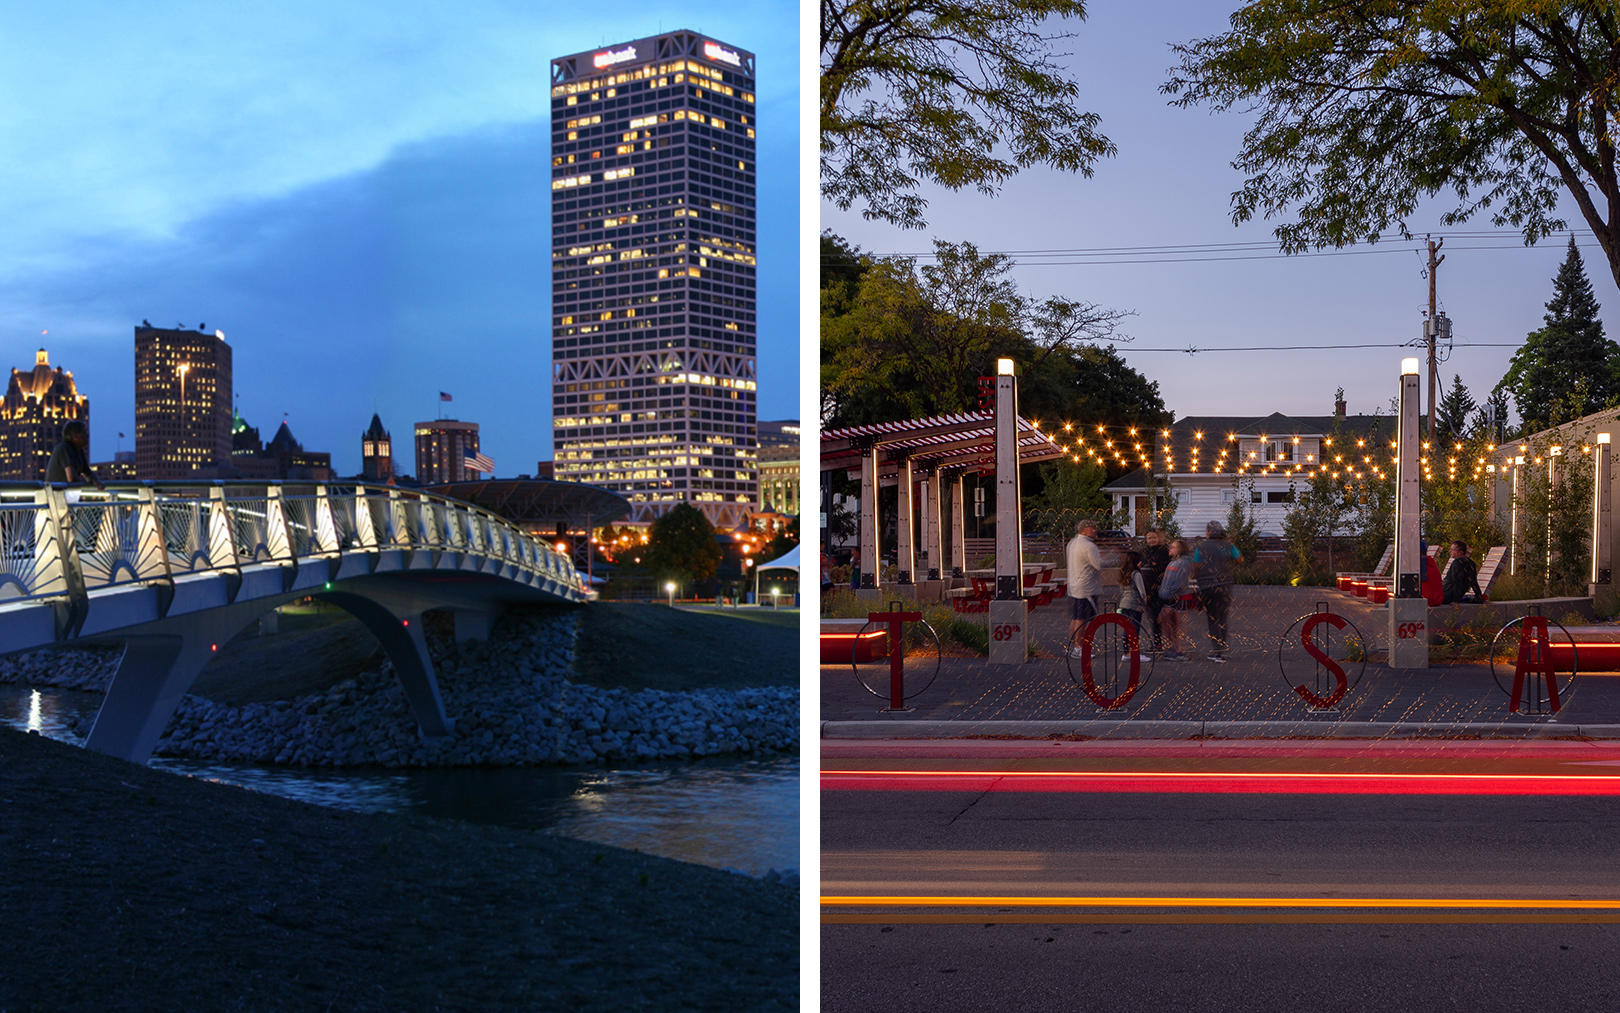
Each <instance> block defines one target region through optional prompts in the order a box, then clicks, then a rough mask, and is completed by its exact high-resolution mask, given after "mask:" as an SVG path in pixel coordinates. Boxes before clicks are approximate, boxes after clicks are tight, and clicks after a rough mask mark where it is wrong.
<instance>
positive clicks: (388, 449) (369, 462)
mask: <svg viewBox="0 0 1620 1013" xmlns="http://www.w3.org/2000/svg"><path fill="white" fill-rule="evenodd" d="M360 461H361V472H360V476H361V478H362V479H364V480H365V481H367V482H392V481H393V480H394V441H393V440H392V439H391V438H390V437H389V435H388V430H386V429H384V428H383V424H382V418H381V417H379V416H378V415H377V414H376V413H375V412H373V413H372V415H371V425H370V426H367V427H366V431H365V432H363V433H361V434H360Z"/></svg>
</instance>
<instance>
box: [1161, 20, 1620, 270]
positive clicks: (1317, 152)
mask: <svg viewBox="0 0 1620 1013" xmlns="http://www.w3.org/2000/svg"><path fill="white" fill-rule="evenodd" d="M1174 48H1175V52H1176V53H1177V55H1178V56H1179V57H1180V61H1181V62H1180V66H1179V67H1178V68H1177V69H1176V70H1174V71H1172V74H1173V76H1172V77H1171V79H1170V80H1169V81H1168V82H1167V83H1166V84H1164V85H1163V86H1162V89H1161V90H1162V91H1163V92H1164V93H1166V94H1168V95H1171V96H1174V98H1173V99H1172V104H1174V105H1178V106H1183V107H1187V106H1193V105H1207V106H1209V107H1210V108H1212V109H1213V110H1215V111H1224V110H1227V109H1232V108H1240V109H1243V110H1245V111H1248V110H1251V109H1252V110H1255V111H1257V112H1258V114H1259V115H1258V119H1257V120H1256V122H1255V124H1254V126H1253V127H1252V128H1251V129H1250V130H1249V132H1248V133H1247V134H1246V135H1245V136H1244V138H1243V144H1242V148H1241V150H1240V151H1239V153H1238V156H1237V159H1236V161H1234V162H1233V167H1234V168H1236V169H1238V170H1239V171H1240V172H1242V173H1244V174H1245V175H1246V176H1247V179H1246V180H1245V181H1244V184H1243V188H1242V189H1241V190H1239V191H1238V192H1237V193H1235V194H1233V196H1232V219H1233V221H1234V222H1243V221H1247V220H1249V219H1251V218H1253V217H1254V216H1255V215H1256V214H1257V213H1258V214H1263V215H1264V216H1265V217H1266V218H1268V219H1269V218H1272V217H1274V216H1277V215H1281V214H1283V213H1285V212H1287V211H1288V210H1290V209H1297V215H1296V216H1295V220H1294V221H1292V222H1287V223H1285V224H1282V225H1280V226H1278V228H1277V229H1276V236H1277V239H1278V241H1279V242H1280V244H1281V246H1282V248H1283V250H1285V251H1287V252H1299V251H1302V250H1307V249H1319V248H1321V247H1325V246H1335V247H1338V246H1345V245H1347V244H1349V243H1353V242H1357V241H1361V240H1365V241H1367V242H1376V241H1377V240H1378V238H1379V237H1380V236H1381V235H1382V234H1384V233H1385V232H1387V231H1389V230H1390V229H1392V228H1393V229H1398V230H1399V232H1400V234H1401V235H1403V236H1404V235H1408V232H1407V229H1406V224H1405V220H1406V219H1407V218H1408V217H1409V216H1410V215H1412V214H1413V213H1414V212H1416V210H1417V208H1418V204H1419V201H1420V200H1422V199H1424V198H1428V197H1433V196H1435V195H1437V194H1439V193H1440V192H1441V191H1451V192H1453V193H1455V195H1456V199H1457V204H1456V206H1455V207H1454V208H1452V209H1451V210H1450V211H1447V212H1446V213H1445V214H1444V215H1443V216H1442V217H1441V222H1442V223H1443V224H1446V225H1455V224H1458V223H1461V222H1464V221H1467V220H1468V219H1470V218H1472V217H1473V216H1474V215H1475V214H1477V213H1479V212H1480V211H1484V210H1487V209H1489V210H1490V214H1491V222H1492V224H1494V225H1496V226H1498V227H1502V226H1506V225H1509V224H1511V225H1512V226H1514V227H1515V228H1519V229H1521V230H1522V231H1523V233H1524V238H1525V242H1526V243H1530V244H1533V243H1535V242H1536V241H1537V240H1539V239H1542V238H1544V237H1546V236H1548V235H1550V234H1552V233H1554V232H1557V231H1560V230H1562V229H1565V228H1567V223H1566V222H1564V221H1563V220H1561V219H1559V218H1557V217H1556V213H1557V205H1558V201H1559V199H1560V197H1562V196H1567V197H1569V198H1571V199H1572V200H1573V201H1574V203H1575V206H1576V207H1577V208H1578V210H1579V211H1580V214H1581V217H1582V218H1583V219H1584V221H1585V223H1586V226H1587V228H1589V229H1590V230H1591V232H1592V234H1593V235H1595V236H1596V237H1597V239H1598V243H1599V244H1600V245H1601V246H1602V248H1603V252H1604V254H1605V255H1606V256H1607V257H1608V258H1609V267H1610V271H1611V273H1612V274H1613V275H1614V277H1615V279H1616V282H1617V283H1620V222H1617V221H1616V220H1615V218H1614V209H1616V208H1620V180H1617V178H1616V162H1617V152H1616V150H1615V136H1616V132H1615V130H1614V122H1613V119H1612V117H1613V111H1612V109H1611V108H1610V107H1611V106H1612V105H1613V104H1614V101H1615V97H1616V90H1615V68H1616V67H1617V66H1620V17H1617V14H1616V10H1615V8H1614V6H1613V5H1612V4H1611V3H1607V2H1600V0H1572V2H1560V3H1554V2H1551V0H1434V2H1423V3H1418V2H1404V3H1396V2H1391V0H1338V2H1334V3H1321V2H1319V0H1254V2H1252V3H1249V4H1247V5H1246V6H1244V7H1243V8H1242V9H1241V10H1239V11H1238V12H1237V13H1236V14H1234V15H1232V30H1231V31H1229V32H1226V33H1223V34H1220V35H1214V36H1210V37H1209V38H1205V39H1199V40H1197V41H1194V42H1190V43H1186V44H1182V45H1178V46H1176V47H1174ZM1606 216H1607V217H1606Z"/></svg>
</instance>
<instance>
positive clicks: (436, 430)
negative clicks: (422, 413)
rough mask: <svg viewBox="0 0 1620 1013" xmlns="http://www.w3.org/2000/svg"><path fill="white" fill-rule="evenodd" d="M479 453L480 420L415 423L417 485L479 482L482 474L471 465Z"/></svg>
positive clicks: (442, 420) (445, 420)
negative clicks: (478, 421)
mask: <svg viewBox="0 0 1620 1013" xmlns="http://www.w3.org/2000/svg"><path fill="white" fill-rule="evenodd" d="M477 456H478V423H476V422H458V421H456V420H455V419H437V420H435V421H433V422H418V423H417V424H416V481H417V483H418V484H420V485H442V484H444V483H445V482H476V481H478V479H479V478H480V477H481V476H480V473H479V471H478V470H477V469H475V468H471V467H469V465H470V464H471V462H472V459H473V458H476V457H477ZM492 470H493V469H492Z"/></svg>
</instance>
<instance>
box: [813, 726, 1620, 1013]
mask: <svg viewBox="0 0 1620 1013" xmlns="http://www.w3.org/2000/svg"><path fill="white" fill-rule="evenodd" d="M919 751H920V752H922V753H923V755H916V756H910V757H907V756H897V755H893V750H892V749H891V755H887V756H868V757H862V756H861V755H859V753H860V747H859V746H858V745H854V744H851V745H849V746H846V747H843V748H841V749H839V748H834V749H829V750H828V753H829V754H830V755H826V756H824V758H823V761H822V768H823V775H822V785H823V791H822V849H823V854H822V897H823V907H822V920H823V926H822V933H821V946H822V959H821V981H822V985H821V996H822V1005H821V1008H822V1009H823V1010H825V1011H837V1010H863V1011H864V1010H873V1009H881V1010H895V1011H906V1010H918V1011H923V1010H926V1011H929V1013H939V1011H942V1010H957V1009H961V1010H968V1009H972V1010H1034V1009H1059V1010H1110V1011H1113V1010H1155V1011H1158V1010H1169V1009H1189V1010H1262V1011H1269V1010H1279V1011H1280V1010H1358V1011H1359V1010H1406V1009H1423V1010H1450V1009H1468V1010H1483V1009H1489V1010H1496V1009H1503V1010H1517V1009H1525V1010H1530V1009H1536V1010H1544V1009H1548V1008H1552V1007H1557V1006H1560V1005H1562V1006H1564V1007H1566V1008H1568V1009H1577V1010H1614V1009H1620V794H1617V792H1620V777H1617V776H1616V775H1620V751H1616V750H1614V749H1612V748H1607V747H1592V746H1590V745H1583V744H1548V745H1546V746H1544V747H1540V748H1539V751H1538V750H1537V749H1523V748H1520V749H1518V751H1517V752H1515V751H1514V750H1502V749H1490V748H1482V747H1480V746H1478V745H1475V746H1463V745H1459V746H1458V747H1457V751H1456V752H1452V753H1448V751H1447V749H1446V747H1444V746H1437V745H1436V744H1435V743H1432V742H1431V743H1427V744H1424V745H1423V746H1421V747H1416V748H1409V749H1406V750H1405V751H1404V752H1403V750H1402V748H1401V747H1388V746H1378V747H1370V748H1365V749H1357V748H1355V747H1345V746H1344V745H1343V744H1336V745H1333V746H1326V747H1322V748H1320V749H1316V750H1314V751H1313V750H1312V749H1308V748H1307V749H1300V748H1295V747H1289V748H1287V749H1286V750H1284V751H1279V750H1278V749H1277V748H1275V747H1273V748H1272V750H1271V751H1270V752H1267V751H1266V750H1265V749H1260V750H1258V751H1256V750H1248V751H1245V750H1244V749H1242V748H1237V749H1228V750H1225V751H1223V752H1222V753H1221V754H1220V755H1210V754H1208V753H1204V754H1200V753H1198V751H1197V750H1194V749H1182V750H1180V751H1179V752H1180V753H1183V754H1187V755H1177V753H1178V751H1177V750H1176V749H1174V748H1170V749H1161V750H1159V751H1157V752H1156V753H1155V752H1154V751H1152V750H1151V749H1149V750H1138V751H1137V754H1136V755H1130V756H1109V755H1107V754H1106V753H1105V752H1104V751H1103V750H1102V749H1096V748H1094V749H1091V750H1078V751H1071V752H1069V753H1063V752H1062V751H1061V750H1058V749H1057V748H1056V747H1048V748H1042V747H1041V744H1034V745H1033V746H1022V747H1020V746H1013V745H1011V744H1006V745H1005V746H1004V747H1001V748H997V747H993V746H986V745H984V744H980V745H978V746H976V747H972V748H961V749H954V750H952V749H951V748H950V747H946V749H944V750H941V749H939V748H935V749H933V750H932V751H930V750H928V749H926V748H923V749H920V750H919ZM998 753H999V754H1001V755H1000V756H997V755H995V754H998ZM840 771H849V772H854V773H839V772H840ZM1212 771H1213V772H1219V773H1222V774H1223V778H1222V779H1220V780H1219V781H1218V782H1215V783H1213V784H1212V785H1211V786H1208V787H1205V786H1202V785H1199V784H1197V783H1196V782H1195V783H1194V787H1193V790H1178V791H1169V792H1157V791H1153V792H1150V791H1139V790H1138V791H1130V790H1120V789H1121V788H1122V787H1125V788H1128V787H1130V786H1131V785H1132V784H1133V783H1134V782H1131V781H1128V780H1121V779H1120V778H1119V775H1120V774H1122V773H1128V772H1135V773H1141V772H1148V773H1152V774H1160V775H1162V774H1167V773H1168V774H1198V773H1203V774H1207V773H1210V772H1212ZM1467 771H1476V772H1480V773H1479V775H1478V776H1481V777H1485V778H1486V780H1484V781H1482V782H1480V783H1481V784H1483V785H1484V787H1482V788H1476V789H1475V790H1479V791H1484V792H1486V793H1482V794H1469V795H1458V794H1433V793H1431V791H1432V790H1433V785H1432V784H1429V783H1428V782H1424V781H1423V778H1425V777H1430V776H1436V775H1442V774H1444V775H1447V776H1452V775H1459V774H1460V775H1462V776H1465V777H1466V776H1470V775H1468V774H1467V773H1466V772H1467ZM875 772H882V773H875ZM908 772H910V773H909V774H908ZM962 772H972V774H973V776H975V777H978V778H979V780H978V781H976V782H974V783H973V784H972V786H971V790H961V788H960V785H961V784H962V781H961V780H960V778H959V777H958V776H957V775H958V774H961V773H962ZM1041 772H1045V773H1047V774H1052V775H1066V776H1068V777H1069V781H1068V782H1064V783H1061V784H1060V785H1059V786H1058V787H1057V788H1056V789H1055V790H1046V788H1045V787H1043V786H1044V785H1050V784H1054V783H1056V781H1055V780H1054V779H1053V778H1051V777H1048V778H1046V779H1044V780H1043V779H1041V778H1040V777H1038V776H1034V775H1038V774H1039V773H1041ZM1324 773H1325V774H1333V775H1338V776H1339V777H1338V779H1334V778H1328V779H1325V780H1324V781H1323V782H1322V783H1323V785H1324V786H1325V787H1321V788H1315V789H1309V790H1303V791H1302V790H1298V788H1297V787H1293V786H1290V785H1288V784H1285V785H1284V787H1283V788H1282V789H1279V788H1277V787H1276V784H1275V780H1274V779H1275V777H1276V776H1277V775H1279V774H1283V775H1300V774H1324ZM986 774H990V775H1006V776H992V777H990V778H988V779H986V778H985V776H984V775H986ZM941 775H944V776H941ZM1092 775H1106V776H1103V777H1100V779H1099V778H1094V777H1093V776H1092ZM1225 775H1229V776H1225ZM1344 775H1355V776H1363V777H1366V776H1371V778H1372V779H1373V783H1374V785H1377V784H1379V783H1380V782H1379V781H1378V780H1377V779H1378V778H1381V777H1384V776H1389V777H1390V778H1391V780H1390V782H1389V789H1390V790H1389V791H1388V792H1387V793H1385V792H1381V791H1377V790H1369V787H1368V785H1366V784H1359V785H1357V786H1356V787H1354V788H1353V789H1350V790H1348V791H1346V790H1345V789H1344V788H1343V787H1342V786H1343V785H1344V784H1346V783H1350V782H1347V781H1346V780H1344ZM1581 776H1585V777H1588V778H1590V779H1591V780H1589V781H1586V782H1582V783H1581V784H1579V785H1577V786H1576V787H1575V788H1570V787H1569V784H1570V783H1572V782H1571V781H1570V779H1571V778H1579V777H1581ZM1248 777H1253V778H1256V779H1257V780H1256V781H1255V782H1254V785H1255V786H1256V787H1257V790H1253V791H1246V790H1242V788H1243V787H1244V785H1245V783H1246V782H1245V781H1244V778H1248ZM1266 778H1273V780H1272V781H1267V780H1266ZM1516 778H1517V780H1516ZM1536 778H1546V779H1547V780H1545V781H1543V782H1538V781H1536V780H1535V779H1536ZM1560 778H1562V779H1563V780H1559V779H1560ZM1187 783H1188V782H1186V781H1178V782H1177V784H1178V785H1181V786H1186V784H1187ZM1450 783H1452V782H1445V783H1442V784H1441V788H1442V789H1447V785H1449V784H1450ZM1426 784H1428V786H1425V785H1426ZM1099 785H1100V787H1098V786H1099ZM874 786H876V788H875V790H874ZM1538 786H1546V790H1548V791H1558V792H1566V791H1580V790H1583V789H1586V790H1591V791H1595V792H1599V793H1598V794H1545V795H1544V794H1536V793H1533V792H1535V791H1536V790H1537V789H1538ZM1497 789H1500V791H1501V792H1518V793H1515V794H1505V793H1498V791H1497ZM1447 790H1449V789H1447ZM1526 792H1531V793H1526ZM984 898H994V900H989V901H985V900H984ZM1525 903H1528V904H1530V905H1532V906H1513V905H1516V904H1525ZM1581 904H1586V905H1590V906H1584V907H1583V906H1578V905H1581Z"/></svg>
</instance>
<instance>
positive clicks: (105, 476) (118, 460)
mask: <svg viewBox="0 0 1620 1013" xmlns="http://www.w3.org/2000/svg"><path fill="white" fill-rule="evenodd" d="M90 470H91V471H93V472H95V473H96V477H97V478H99V479H101V480H102V481H103V482H133V481H135V451H133V450H120V451H117V452H116V453H114V454H113V456H112V460H110V461H93V462H91V464H90Z"/></svg>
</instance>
